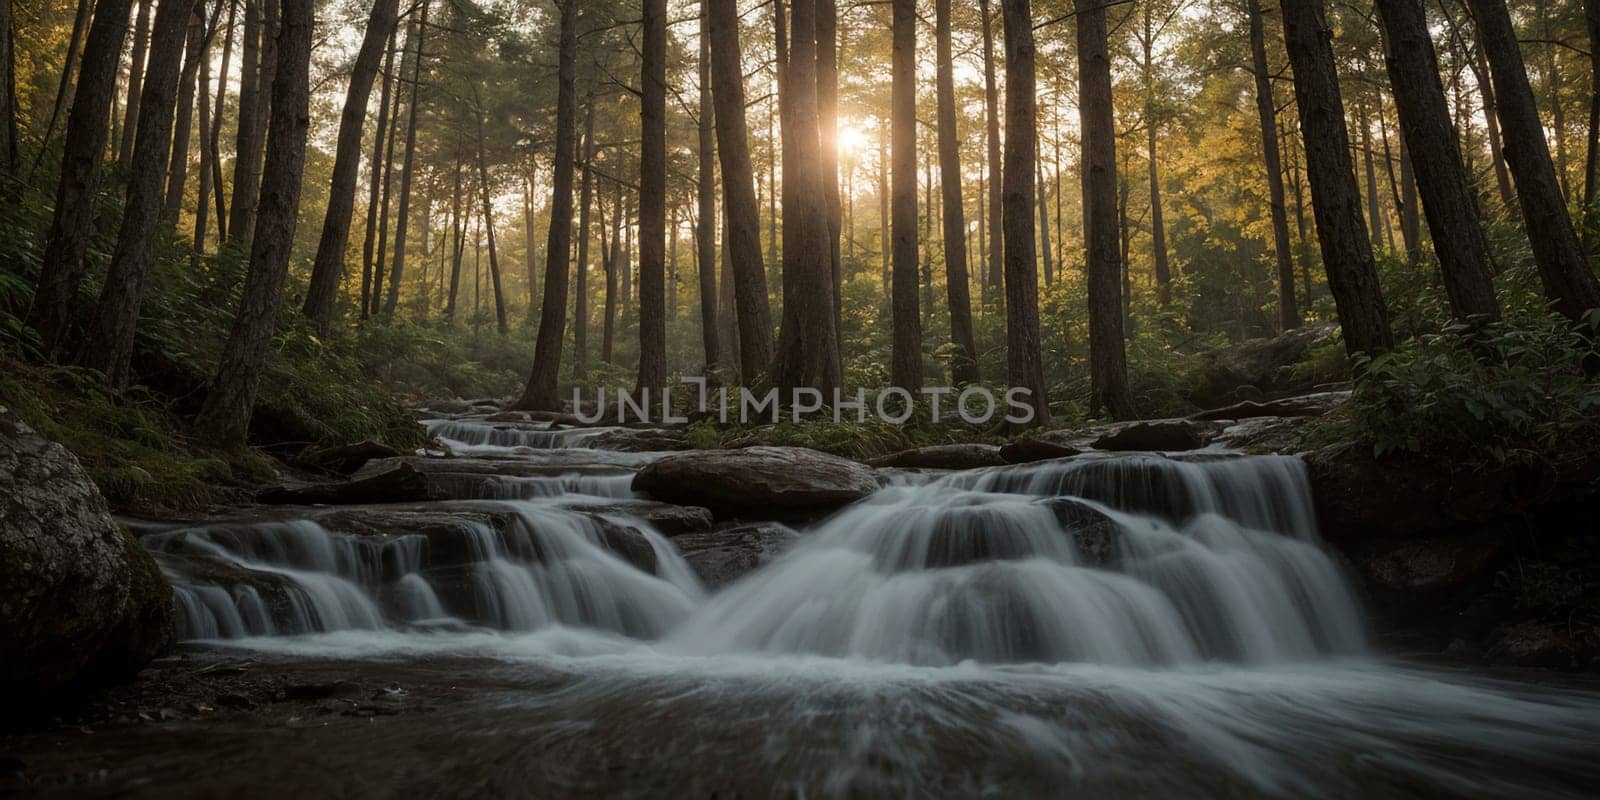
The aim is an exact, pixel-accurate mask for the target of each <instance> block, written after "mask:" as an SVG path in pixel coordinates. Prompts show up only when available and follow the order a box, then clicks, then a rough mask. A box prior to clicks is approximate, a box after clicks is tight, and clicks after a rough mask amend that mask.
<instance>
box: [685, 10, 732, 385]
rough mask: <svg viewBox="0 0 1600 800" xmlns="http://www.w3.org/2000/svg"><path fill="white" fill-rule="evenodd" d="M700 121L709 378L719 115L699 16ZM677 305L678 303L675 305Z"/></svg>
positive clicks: (699, 246) (703, 332)
mask: <svg viewBox="0 0 1600 800" xmlns="http://www.w3.org/2000/svg"><path fill="white" fill-rule="evenodd" d="M699 69H700V75H699V78H700V118H699V120H698V126H697V128H696V131H695V132H696V133H697V134H698V139H697V142H696V144H697V147H696V155H698V157H699V169H698V171H697V173H696V178H697V183H696V186H695V202H696V205H697V213H698V214H699V220H698V221H697V222H696V224H695V226H694V241H695V268H696V272H698V273H699V278H700V342H701V344H702V345H704V347H705V354H706V368H705V372H706V374H708V375H710V374H712V373H714V372H715V371H716V367H717V364H718V362H719V360H720V359H721V355H722V345H721V343H720V342H719V341H718V336H717V334H718V331H717V196H716V193H717V188H716V182H717V174H716V167H715V166H714V162H715V159H716V138H715V137H716V128H715V119H716V111H715V109H714V108H713V107H712V105H713V104H712V99H711V92H712V90H711V19H710V15H709V14H701V15H700V60H699ZM673 305H674V306H675V305H676V304H675V303H674V304H673Z"/></svg>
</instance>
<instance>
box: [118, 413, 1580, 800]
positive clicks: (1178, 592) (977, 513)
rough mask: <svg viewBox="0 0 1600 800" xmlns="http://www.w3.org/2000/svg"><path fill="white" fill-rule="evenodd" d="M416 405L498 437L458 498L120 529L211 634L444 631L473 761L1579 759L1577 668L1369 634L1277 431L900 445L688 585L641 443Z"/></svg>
mask: <svg viewBox="0 0 1600 800" xmlns="http://www.w3.org/2000/svg"><path fill="white" fill-rule="evenodd" d="M428 425H429V429H430V430H431V431H432V432H433V433H434V434H435V435H436V436H438V437H440V438H441V439H442V440H444V442H445V443H446V444H447V445H449V446H450V448H451V449H452V450H453V451H454V452H456V453H457V454H460V455H466V456H471V457H474V458H480V459H481V458H485V457H492V458H496V459H501V460H502V461H500V462H497V463H499V464H502V465H503V469H496V470H491V471H490V472H489V474H482V473H481V472H480V473H474V474H470V475H456V476H455V477H454V478H453V479H444V480H441V481H440V482H439V485H443V486H447V487H449V488H450V491H451V492H452V494H454V495H455V496H456V497H458V498H459V499H457V500H454V501H450V502H444V503H435V504H428V505H427V506H425V507H407V508H400V509H389V510H378V511H372V512H370V513H366V515H365V517H364V518H363V513H365V512H356V513H354V514H352V513H349V512H338V511H329V510H326V509H302V510H289V511H288V512H286V514H285V515H284V517H283V518H280V519H273V520H253V521H251V520H238V519H234V520H216V521H211V522H208V523H205V524H202V525H196V526H188V527H183V528H172V529H167V530H160V531H155V532H150V533H146V534H145V535H144V537H143V538H142V541H143V543H144V544H145V546H146V547H147V548H148V549H150V550H151V551H152V552H154V553H155V554H156V555H157V559H158V561H159V562H160V563H161V564H162V567H163V569H164V570H165V571H166V572H167V574H168V576H169V577H170V578H171V579H172V580H173V582H174V585H175V587H176V594H177V603H178V610H179V617H180V626H181V627H180V629H181V631H182V633H183V635H184V637H185V638H189V639H195V640H206V642H207V646H208V647H212V648H225V649H228V650H245V651H250V652H253V653H256V654H257V655H258V656H260V657H271V658H278V659H286V660H288V661H290V662H293V661H295V660H326V659H334V660H337V661H339V662H341V663H350V664H352V665H354V666H352V669H362V667H361V666H360V665H361V664H371V665H374V667H373V668H374V669H378V668H381V669H394V668H395V665H397V664H398V665H406V664H411V665H418V667H419V668H421V666H422V665H429V664H440V663H453V664H460V665H462V666H461V669H462V670H464V671H465V673H466V674H470V675H472V676H474V677H473V680H477V681H481V682H483V688H482V689H481V690H479V691H476V692H475V694H474V695H473V700H472V702H470V703H466V704H463V705H462V706H461V708H459V709H457V710H456V711H455V712H454V713H451V714H446V715H445V718H444V719H441V720H439V721H437V722H436V723H434V724H435V726H436V727H437V729H438V730H436V731H434V733H442V734H445V735H448V736H450V737H453V739H454V740H455V741H458V742H464V743H465V742H470V743H471V744H470V745H468V744H462V745H460V746H459V747H457V748H455V749H453V750H449V751H447V752H442V753H440V755H441V757H445V756H448V758H450V759H455V761H454V762H452V763H456V764H457V765H458V767H460V768H461V769H465V770H468V771H469V772H471V771H472V770H478V772H474V773H473V774H479V773H481V774H483V775H491V774H492V775H494V776H496V778H495V780H496V781H497V782H490V783H484V784H481V785H482V786H488V787H494V786H500V785H503V784H501V783H499V782H498V781H512V782H514V783H515V785H517V786H519V787H521V788H522V789H523V790H525V791H531V792H532V793H533V794H535V795H537V794H541V792H539V791H535V790H532V789H528V788H527V787H529V786H542V787H546V788H547V789H548V790H549V791H546V792H542V793H544V794H559V793H606V794H624V795H632V796H649V795H654V794H664V795H669V796H681V795H684V794H690V795H699V794H707V793H711V792H717V793H721V794H724V795H727V794H735V795H749V794H760V795H765V794H780V795H784V796H803V797H812V796H838V795H849V796H878V795H892V796H925V795H963V796H994V797H1014V796H1059V795H1062V794H1083V795H1086V796H1104V795H1107V794H1115V795H1128V794H1132V795H1161V796H1172V795H1179V796H1240V795H1264V796H1295V797H1298V796H1353V795H1357V794H1363V795H1372V796H1438V795H1478V796H1486V797H1488V796H1496V797H1498V796H1506V795H1507V794H1518V793H1535V794H1541V795H1547V796H1563V795H1565V796H1583V795H1585V794H1588V793H1590V792H1592V791H1593V790H1594V787H1595V786H1600V769H1597V766H1596V764H1597V763H1600V762H1597V758H1596V757H1597V756H1600V696H1597V695H1596V694H1593V693H1590V692H1587V691H1563V690H1556V689H1547V688H1540V687H1536V686H1532V685H1529V684H1522V683H1510V682H1504V681H1494V680H1489V679H1487V678H1482V677H1477V676H1471V675H1464V674H1460V673H1447V672H1442V671H1433V670H1424V669H1421V668H1417V667H1412V666H1407V665H1404V664H1399V663H1395V662H1393V661H1390V660H1388V659H1385V658H1384V657H1382V656H1381V655H1380V654H1377V653H1375V652H1374V651H1373V648H1372V646H1371V644H1370V643H1369V641H1368V632H1367V630H1366V627H1365V624H1364V622H1363V614H1362V611H1361V608H1360V603H1359V601H1358V598H1357V596H1356V593H1355V591H1354V589H1353V586H1352V584H1351V582H1350V581H1349V579H1348V578H1347V577H1346V576H1345V575H1344V574H1343V571H1342V569H1341V567H1340V565H1339V564H1338V562H1337V561H1336V560H1335V559H1334V558H1332V557H1330V555H1329V554H1328V552H1327V551H1326V550H1325V549H1324V548H1323V547H1322V545H1321V543H1320V542H1319V540H1318V537H1317V532H1316V524H1315V518H1314V515H1313V513H1312V510H1311V504H1310V494H1309V489H1308V486H1307V483H1306V480H1305V476H1304V470H1303V467H1302V466H1301V464H1300V463H1299V461H1298V460H1296V459H1293V458H1287V457H1250V458H1245V457H1220V456H1219V457H1212V458H1209V459H1206V460H1195V461H1178V460H1173V459H1170V458H1167V457H1163V456H1159V455H1120V456H1109V455H1099V456H1097V455H1089V456H1084V457H1078V458H1074V459H1070V460H1063V461H1054V462H1045V463H1041V464H1035V465H1027V466H1016V467H1008V468H1000V469H989V470H979V471H971V472H959V473H949V474H914V473H907V474H901V475H899V476H895V477H894V479H892V480H890V481H888V482H887V485H886V486H885V487H884V488H883V489H881V490H879V491H878V492H877V493H875V494H873V495H872V496H870V497H868V498H866V499H864V500H862V501H860V502H858V503H856V504H854V505H852V506H849V507H847V508H845V509H843V510H841V511H839V512H837V513H835V514H832V515H831V516H828V517H826V518H823V519H819V520H817V521H815V522H814V523H813V524H811V525H810V526H809V527H807V528H806V529H804V531H803V535H802V536H801V538H800V539H799V540H798V541H797V542H796V544H794V545H793V546H792V547H791V548H790V549H789V550H788V552H786V553H784V554H783V555H781V556H780V557H778V558H777V559H776V560H774V561H772V562H771V563H768V564H766V565H765V566H763V567H761V568H760V569H758V570H756V571H754V572H752V573H750V574H748V575H746V576H744V577H742V578H740V579H739V580H737V581H736V582H734V583H733V584H731V585H729V586H726V587H724V588H722V589H720V590H718V591H716V592H714V593H708V592H707V591H706V590H705V589H703V588H702V586H701V584H700V583H699V581H698V580H697V579H696V577H695V573H694V572H693V570H692V569H691V567H690V565H689V564H688V563H687V562H686V561H685V559H684V558H683V557H682V556H681V555H680V554H679V553H678V551H677V549H676V548H675V546H674V544H673V543H672V541H671V539H669V538H668V537H666V536H664V535H663V534H662V533H661V531H659V530H657V529H656V528H655V527H654V526H653V525H652V524H651V523H650V522H648V521H647V520H646V519H645V518H644V516H643V515H642V512H641V513H640V514H636V513H634V512H635V511H637V510H638V509H637V508H635V507H633V506H630V505H629V502H630V501H631V498H632V497H633V495H632V492H631V489H630V488H629V482H630V480H631V470H632V468H635V467H636V466H637V465H639V464H642V463H647V462H648V461H649V460H650V459H651V458H654V457H656V456H654V455H648V454H646V455H632V454H628V455H619V454H615V453H609V452H604V451H596V450H589V449H587V448H586V447H585V445H586V444H588V443H590V442H591V441H593V437H594V436H595V435H597V434H596V433H595V432H593V431H587V430H585V431H577V432H573V431H550V430H545V429H541V428H539V427H538V426H532V425H527V424H511V425H505V424H494V423H487V422H483V421H476V420H435V421H430V422H429V423H428ZM441 471H442V472H448V470H445V469H443V468H441ZM378 665H382V666H381V667H380V666H378ZM463 679H465V678H463ZM394 730H396V731H398V730H400V729H399V728H395V729H394ZM395 735H399V734H395ZM330 746H332V745H330ZM339 746H343V747H349V746H350V745H347V744H341V745H339ZM335 749H337V748H335ZM330 752H331V751H330ZM461 765H465V766H461ZM485 780H488V779H487V778H486V779H485Z"/></svg>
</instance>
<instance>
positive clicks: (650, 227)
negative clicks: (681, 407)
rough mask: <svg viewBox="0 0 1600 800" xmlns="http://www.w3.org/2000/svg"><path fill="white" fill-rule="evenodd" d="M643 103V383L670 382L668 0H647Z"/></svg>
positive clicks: (643, 385) (648, 385) (660, 385)
mask: <svg viewBox="0 0 1600 800" xmlns="http://www.w3.org/2000/svg"><path fill="white" fill-rule="evenodd" d="M642 61H643V74H642V76H641V78H640V80H641V83H642V85H643V88H644V93H643V96H642V98H641V100H640V106H639V124H640V127H641V138H640V147H639V388H641V389H655V390H657V391H659V390H661V389H662V388H664V387H665V386H666V385H667V316H666V303H667V299H666V298H667V285H666V261H667V259H666V248H667V2H666V0H644V54H643V59H642Z"/></svg>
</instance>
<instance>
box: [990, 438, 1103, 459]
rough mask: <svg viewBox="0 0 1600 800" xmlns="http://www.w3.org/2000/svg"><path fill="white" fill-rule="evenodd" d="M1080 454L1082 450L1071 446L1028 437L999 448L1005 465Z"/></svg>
mask: <svg viewBox="0 0 1600 800" xmlns="http://www.w3.org/2000/svg"><path fill="white" fill-rule="evenodd" d="M1082 452H1083V450H1081V449H1079V448H1077V447H1073V446H1072V445H1068V444H1062V443H1060V442H1053V441H1050V440H1049V439H1043V438H1039V437H1036V436H1029V437H1026V438H1023V439H1018V440H1016V441H1014V442H1011V443H1010V444H1006V445H1003V446H1002V447H1001V448H1000V458H1001V460H1003V461H1005V462H1006V463H1007V464H1031V463H1033V462H1035V461H1049V460H1051V459H1054V458H1071V457H1072V456H1075V455H1078V454H1080V453H1082Z"/></svg>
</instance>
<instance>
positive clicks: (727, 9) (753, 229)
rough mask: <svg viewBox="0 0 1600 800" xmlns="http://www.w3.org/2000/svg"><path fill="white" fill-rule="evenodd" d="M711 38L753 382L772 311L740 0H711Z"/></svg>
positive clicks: (738, 291)
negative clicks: (752, 150) (748, 106)
mask: <svg viewBox="0 0 1600 800" xmlns="http://www.w3.org/2000/svg"><path fill="white" fill-rule="evenodd" d="M706 14H707V16H708V17H709V25H710V39H711V82H712V85H713V86H714V87H715V89H714V90H713V93H712V98H711V99H712V101H713V104H714V105H715V108H714V109H713V119H714V120H715V124H716V128H717V160H718V162H719V166H721V167H722V203H723V215H724V217H725V218H726V221H727V231H726V234H725V235H726V238H727V243H726V249H727V254H728V255H727V261H728V264H729V266H730V269H729V271H730V272H731V273H732V275H731V277H732V284H733V305H734V311H735V321H736V323H737V327H738V331H739V335H738V340H739V373H740V377H741V378H742V379H743V380H744V381H745V382H746V383H754V382H755V381H756V380H757V379H758V378H759V377H760V376H761V375H762V374H764V373H765V371H766V369H767V367H768V366H769V365H770V364H771V363H772V309H771V306H770V305H769V301H768V299H767V272H766V267H765V266H763V264H762V260H761V210H760V205H759V204H758V202H757V200H756V190H755V176H754V172H753V170H752V168H751V165H750V143H749V130H748V128H747V126H746V123H745V94H744V66H743V64H742V63H741V58H740V51H739V8H738V3H737V2H736V0H706Z"/></svg>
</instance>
